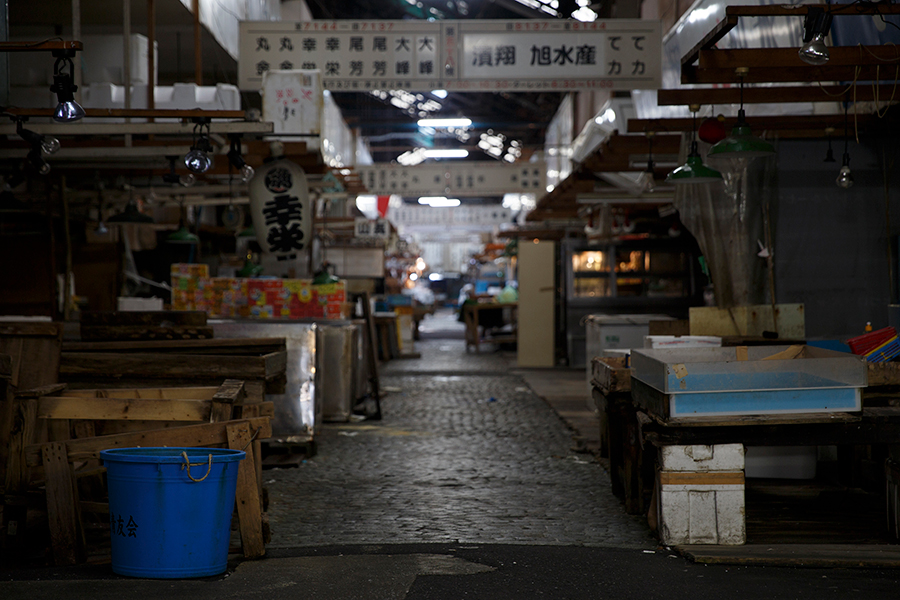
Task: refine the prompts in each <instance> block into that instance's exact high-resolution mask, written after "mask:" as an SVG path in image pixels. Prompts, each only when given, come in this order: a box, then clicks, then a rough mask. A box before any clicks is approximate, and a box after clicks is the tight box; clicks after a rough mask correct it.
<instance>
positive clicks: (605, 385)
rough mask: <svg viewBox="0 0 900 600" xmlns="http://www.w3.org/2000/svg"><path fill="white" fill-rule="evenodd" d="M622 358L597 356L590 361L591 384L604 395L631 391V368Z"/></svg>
mask: <svg viewBox="0 0 900 600" xmlns="http://www.w3.org/2000/svg"><path fill="white" fill-rule="evenodd" d="M626 363H627V360H626V358H625V357H624V356H598V357H594V358H592V359H591V367H592V371H593V377H592V379H591V382H592V383H594V384H595V385H596V386H597V387H599V388H600V391H602V392H603V393H604V394H607V395H609V394H613V393H616V392H629V391H631V368H629V367H627V366H625V365H626Z"/></svg>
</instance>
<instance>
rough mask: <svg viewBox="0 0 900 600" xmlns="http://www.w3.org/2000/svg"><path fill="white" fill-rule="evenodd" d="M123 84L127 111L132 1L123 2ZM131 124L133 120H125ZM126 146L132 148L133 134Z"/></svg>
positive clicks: (129, 87) (129, 82)
mask: <svg viewBox="0 0 900 600" xmlns="http://www.w3.org/2000/svg"><path fill="white" fill-rule="evenodd" d="M122 49H123V52H122V62H123V67H122V78H123V79H124V81H123V82H122V83H123V84H124V85H125V110H128V109H130V108H131V0H122ZM125 122H126V123H130V122H131V119H127V118H126V119H125ZM125 146H127V147H130V146H131V134H125Z"/></svg>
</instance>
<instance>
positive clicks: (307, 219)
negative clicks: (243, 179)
mask: <svg viewBox="0 0 900 600" xmlns="http://www.w3.org/2000/svg"><path fill="white" fill-rule="evenodd" d="M249 195H250V211H251V216H252V217H253V229H254V230H255V231H256V241H257V243H259V246H260V247H261V248H262V250H263V252H267V253H269V254H273V255H275V256H276V257H277V258H278V260H288V259H295V258H298V257H299V256H301V255H303V254H306V253H307V252H308V251H309V247H310V245H311V243H312V210H311V208H310V199H309V185H308V184H307V182H306V173H304V172H303V169H301V168H300V167H299V166H298V165H297V164H295V163H293V162H291V161H289V160H287V159H284V158H282V159H279V160H276V161H273V162H271V163H268V164H266V165H263V167H262V168H260V169H258V170H257V171H256V175H255V176H254V177H253V179H251V180H250V185H249Z"/></svg>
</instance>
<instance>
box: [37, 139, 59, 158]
mask: <svg viewBox="0 0 900 600" xmlns="http://www.w3.org/2000/svg"><path fill="white" fill-rule="evenodd" d="M41 150H42V151H43V152H44V154H56V153H57V152H59V140H58V139H56V138H55V137H52V136H49V135H44V136H41Z"/></svg>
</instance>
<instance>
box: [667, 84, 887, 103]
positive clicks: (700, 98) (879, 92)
mask: <svg viewBox="0 0 900 600" xmlns="http://www.w3.org/2000/svg"><path fill="white" fill-rule="evenodd" d="M896 93H897V86H895V85H894V84H884V85H878V86H872V85H858V86H856V89H855V90H854V89H853V86H849V85H799V86H768V87H745V88H744V95H743V99H744V104H788V103H798V102H841V101H844V100H852V99H854V97H855V99H856V101H857V102H872V101H874V100H876V99H877V100H878V101H882V102H883V101H888V100H891V99H893V98H894V97H895V96H896ZM897 99H900V97H897ZM740 101H741V90H740V89H739V88H738V87H729V88H693V89H676V90H658V91H657V94H656V103H657V104H658V105H659V106H690V105H691V104H699V105H701V106H702V105H706V104H709V105H717V104H718V105H722V104H738V103H740Z"/></svg>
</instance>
